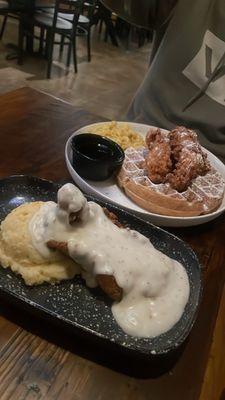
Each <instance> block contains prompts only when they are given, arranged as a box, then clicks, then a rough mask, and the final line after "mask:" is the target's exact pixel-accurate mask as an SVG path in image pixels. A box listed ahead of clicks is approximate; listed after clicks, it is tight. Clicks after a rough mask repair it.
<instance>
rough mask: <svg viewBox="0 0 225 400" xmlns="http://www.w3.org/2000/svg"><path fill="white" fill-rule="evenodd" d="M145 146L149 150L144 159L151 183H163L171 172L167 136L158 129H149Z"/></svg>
mask: <svg viewBox="0 0 225 400" xmlns="http://www.w3.org/2000/svg"><path fill="white" fill-rule="evenodd" d="M146 144H147V146H148V148H149V153H148V156H147V157H146V168H147V171H148V176H149V178H150V179H151V181H152V182H153V183H163V182H165V180H166V176H167V174H168V173H169V172H170V171H171V170H172V161H171V149H170V140H169V136H168V135H167V134H165V133H163V132H162V131H161V130H160V129H157V130H151V129H150V130H149V132H148V133H147V136H146Z"/></svg>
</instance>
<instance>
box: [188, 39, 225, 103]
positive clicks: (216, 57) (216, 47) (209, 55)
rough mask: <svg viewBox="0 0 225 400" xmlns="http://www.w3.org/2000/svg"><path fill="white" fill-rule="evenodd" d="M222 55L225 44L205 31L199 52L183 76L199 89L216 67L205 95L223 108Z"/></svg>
mask: <svg viewBox="0 0 225 400" xmlns="http://www.w3.org/2000/svg"><path fill="white" fill-rule="evenodd" d="M224 54H225V42H223V41H222V40H221V39H219V38H218V37H217V36H215V35H214V34H213V33H212V32H210V31H206V33H205V36H204V38H203V42H202V46H201V48H200V50H199V52H198V53H197V55H196V56H195V57H194V58H193V60H192V61H191V62H190V63H189V64H188V65H187V67H186V68H185V69H184V70H183V74H184V75H185V76H186V77H187V78H188V79H189V80H190V81H191V82H193V83H194V84H195V85H196V86H198V87H199V88H200V89H201V88H203V87H204V86H205V85H206V84H207V82H208V81H209V79H210V77H211V75H212V74H213V73H214V72H215V68H217V67H218V68H217V72H216V74H215V76H214V77H213V79H212V81H211V82H210V84H209V86H208V87H207V89H206V90H205V93H206V94H207V95H208V96H209V97H211V98H212V99H213V100H215V101H217V102H218V103H220V104H222V105H223V106H224V105H225V63H224V62H222V61H223V57H224ZM220 61H221V63H220Z"/></svg>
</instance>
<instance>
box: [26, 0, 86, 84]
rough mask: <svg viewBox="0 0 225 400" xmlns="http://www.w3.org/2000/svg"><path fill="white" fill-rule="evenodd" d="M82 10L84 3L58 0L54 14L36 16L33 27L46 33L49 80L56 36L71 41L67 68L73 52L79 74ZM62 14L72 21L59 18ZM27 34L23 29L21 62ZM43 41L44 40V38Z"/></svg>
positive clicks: (38, 13) (72, 0) (43, 13)
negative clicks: (79, 22) (78, 38)
mask: <svg viewBox="0 0 225 400" xmlns="http://www.w3.org/2000/svg"><path fill="white" fill-rule="evenodd" d="M81 10H82V1H79V0H77V1H74V0H56V2H55V8H54V13H53V14H49V13H46V12H37V13H36V14H35V15H34V19H33V25H34V27H35V26H38V27H39V28H40V30H41V32H42V36H43V32H44V31H46V47H47V52H46V55H47V60H48V65H47V78H48V79H49V78H50V76H51V68H52V58H53V48H54V44H56V43H57V42H55V35H56V34H58V35H61V37H64V38H67V39H68V40H69V44H68V54H67V63H66V65H67V67H69V66H70V61H71V52H73V60H74V70H75V72H77V54H76V29H77V25H78V19H79V15H80V13H81ZM60 13H64V14H66V15H68V16H69V18H70V21H68V20H65V19H63V18H60V17H59V14H60ZM25 34H26V32H25V31H24V30H23V29H21V36H20V45H19V49H20V52H21V54H20V60H21V59H22V52H23V39H24V36H25ZM42 39H43V38H42Z"/></svg>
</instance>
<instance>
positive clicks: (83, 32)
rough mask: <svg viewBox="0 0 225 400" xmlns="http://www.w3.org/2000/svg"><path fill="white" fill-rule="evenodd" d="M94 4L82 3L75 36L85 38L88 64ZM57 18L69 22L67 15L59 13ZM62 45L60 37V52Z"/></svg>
mask: <svg viewBox="0 0 225 400" xmlns="http://www.w3.org/2000/svg"><path fill="white" fill-rule="evenodd" d="M74 1H76V0H74ZM96 3H97V1H96V0H87V1H85V2H83V7H82V14H80V16H79V19H78V25H77V30H76V36H86V38H87V56H88V61H89V62H90V61H91V27H92V25H93V15H94V12H95V8H96ZM47 12H49V11H47ZM50 13H52V11H50ZM59 17H60V18H63V19H64V20H66V21H71V16H70V15H68V14H65V13H60V14H59ZM64 44H65V42H64V38H63V37H62V39H61V45H60V52H62V51H63V47H64Z"/></svg>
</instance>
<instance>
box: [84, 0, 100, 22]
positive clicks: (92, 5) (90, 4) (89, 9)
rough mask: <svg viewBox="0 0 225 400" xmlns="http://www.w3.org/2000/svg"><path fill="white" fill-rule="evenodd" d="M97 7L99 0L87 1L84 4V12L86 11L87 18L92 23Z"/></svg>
mask: <svg viewBox="0 0 225 400" xmlns="http://www.w3.org/2000/svg"><path fill="white" fill-rule="evenodd" d="M96 6H97V0H87V1H85V2H84V10H86V13H87V17H88V18H89V20H90V21H92V18H93V15H94V12H95V9H96Z"/></svg>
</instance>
